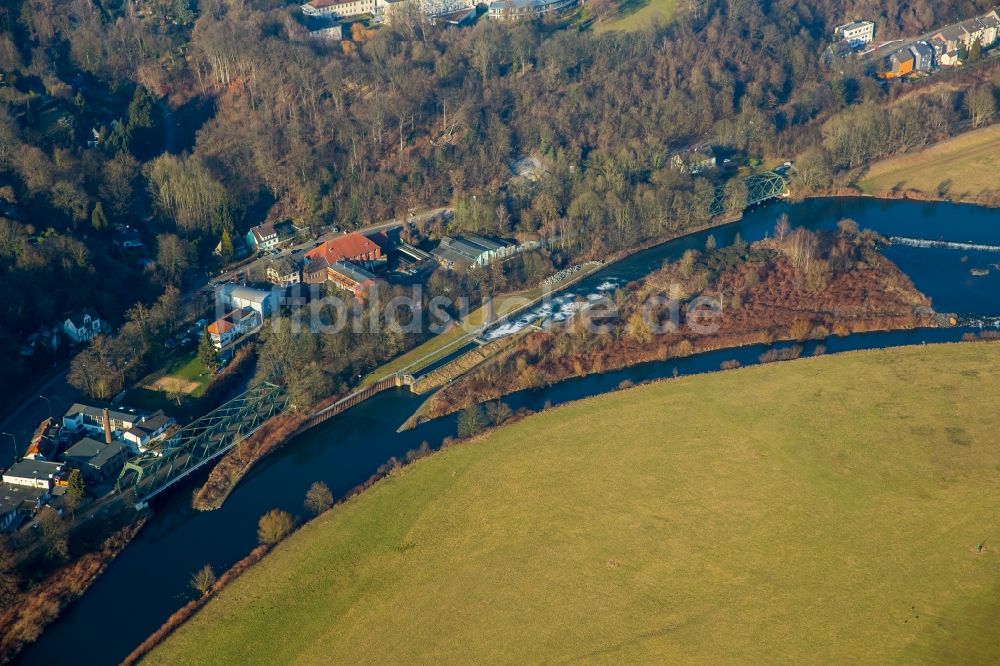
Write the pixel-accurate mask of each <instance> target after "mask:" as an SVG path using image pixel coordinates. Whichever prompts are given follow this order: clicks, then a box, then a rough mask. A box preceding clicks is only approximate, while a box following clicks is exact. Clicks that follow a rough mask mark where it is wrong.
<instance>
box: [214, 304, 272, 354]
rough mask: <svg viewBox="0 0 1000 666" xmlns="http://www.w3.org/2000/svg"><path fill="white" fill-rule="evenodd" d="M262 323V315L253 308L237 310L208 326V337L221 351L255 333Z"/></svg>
mask: <svg viewBox="0 0 1000 666" xmlns="http://www.w3.org/2000/svg"><path fill="white" fill-rule="evenodd" d="M262 323H263V319H262V318H261V316H260V313H259V312H257V311H256V310H254V309H253V308H249V307H247V308H236V309H235V310H233V311H231V312H230V313H229V314H227V315H226V316H225V317H222V318H220V319H218V320H216V321H214V322H212V323H211V324H209V325H208V337H209V338H210V339H211V340H212V344H213V345H214V346H215V348H216V349H218V350H220V351H221V350H223V349H226V348H227V347H229V346H230V345H232V344H233V343H234V342H236V341H237V340H239V339H240V338H242V337H243V336H244V335H246V334H248V333H252V332H253V331H255V330H256V329H257V328H259V327H260V326H261V324H262Z"/></svg>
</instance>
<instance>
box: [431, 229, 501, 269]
mask: <svg viewBox="0 0 1000 666" xmlns="http://www.w3.org/2000/svg"><path fill="white" fill-rule="evenodd" d="M516 252H517V246H516V245H513V244H511V243H507V242H506V241H500V242H498V241H494V240H491V239H489V238H483V237H482V236H445V237H444V238H442V239H441V243H440V244H438V246H437V247H436V248H434V252H433V254H434V256H435V257H437V259H438V262H440V263H441V265H442V266H444V267H445V268H465V267H469V266H486V265H488V264H490V263H492V262H494V261H496V260H498V259H505V258H507V257H509V256H511V255H513V254H514V253H516Z"/></svg>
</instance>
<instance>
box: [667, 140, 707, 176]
mask: <svg viewBox="0 0 1000 666" xmlns="http://www.w3.org/2000/svg"><path fill="white" fill-rule="evenodd" d="M717 164H718V160H717V159H716V157H715V150H714V149H713V148H712V146H710V145H707V144H706V145H703V146H697V147H695V148H689V149H688V150H682V151H680V152H677V153H674V154H673V155H672V156H671V157H670V166H672V167H673V168H675V169H677V170H678V171H686V172H688V173H701V172H702V171H710V170H712V169H714V168H715V167H716V165H717Z"/></svg>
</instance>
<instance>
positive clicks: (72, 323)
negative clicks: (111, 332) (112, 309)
mask: <svg viewBox="0 0 1000 666" xmlns="http://www.w3.org/2000/svg"><path fill="white" fill-rule="evenodd" d="M103 329H104V323H103V322H102V321H101V318H100V317H98V316H97V313H96V312H94V311H93V310H91V309H89V308H87V309H84V310H81V311H80V312H77V313H76V314H73V315H70V316H69V317H67V318H66V320H65V321H64V322H63V332H64V333H65V334H66V337H68V338H69V339H70V340H72V341H73V342H74V343H75V344H80V343H82V342H89V341H90V340H93V339H94V338H95V337H96V336H98V335H100V334H101V332H102V331H103Z"/></svg>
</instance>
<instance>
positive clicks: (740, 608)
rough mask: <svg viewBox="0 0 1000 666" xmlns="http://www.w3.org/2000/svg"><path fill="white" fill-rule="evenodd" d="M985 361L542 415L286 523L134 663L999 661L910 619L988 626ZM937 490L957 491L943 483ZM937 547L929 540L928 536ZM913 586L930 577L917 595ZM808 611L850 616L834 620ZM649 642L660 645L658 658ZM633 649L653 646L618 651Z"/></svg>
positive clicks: (988, 369)
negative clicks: (952, 649)
mask: <svg viewBox="0 0 1000 666" xmlns="http://www.w3.org/2000/svg"><path fill="white" fill-rule="evenodd" d="M998 354H1000V348H998V347H997V346H996V345H979V344H976V345H940V346H926V347H920V348H905V349H895V350H883V351H867V352H862V353H855V354H849V355H844V356H839V355H838V356H828V357H823V358H817V359H809V360H803V361H796V362H794V363H787V364H786V363H782V364H776V365H769V366H761V367H756V368H748V369H742V370H739V371H736V372H722V373H715V374H712V375H704V376H700V377H688V378H683V379H680V380H668V381H665V382H659V383H657V384H654V385H651V386H644V387H640V388H636V389H630V390H628V391H622V392H617V393H614V394H612V395H604V396H600V397H594V398H589V399H586V400H583V401H578V402H573V403H572V404H568V405H564V406H561V407H558V408H556V409H553V410H551V411H545V412H544V413H542V414H538V415H535V416H532V417H530V418H528V419H525V420H523V421H521V422H520V423H518V424H516V425H515V426H513V427H510V428H502V429H500V430H498V431H496V432H495V433H492V434H491V435H488V436H486V437H483V438H477V439H475V440H472V441H471V442H469V443H467V444H462V445H458V446H452V447H449V448H447V450H446V451H444V452H443V453H441V454H436V455H433V456H430V457H429V458H427V459H426V460H424V461H421V462H419V463H418V464H416V465H412V466H408V467H406V468H404V469H403V470H401V471H400V472H399V473H397V474H392V475H391V476H390V477H389V478H388V479H386V480H385V481H383V482H380V483H378V484H376V485H375V486H374V487H373V488H371V489H370V490H369V491H366V492H365V493H364V494H362V495H360V496H358V497H357V498H356V499H355V500H352V501H350V502H346V503H342V504H340V505H338V507H336V508H334V509H333V510H332V511H329V512H327V513H325V514H323V515H322V516H321V517H320V518H318V519H317V520H314V521H312V522H310V523H308V524H306V525H305V526H303V527H302V528H301V529H300V530H299V531H298V532H297V533H296V534H295V535H294V536H292V537H291V538H290V539H288V540H287V541H285V542H284V543H282V544H281V545H279V546H278V547H277V548H275V549H274V550H273V551H272V553H271V554H270V555H269V556H268V557H266V558H264V559H263V560H262V562H261V563H260V564H258V565H256V566H254V567H252V568H251V569H249V570H248V571H246V572H244V573H243V575H241V576H240V577H239V578H238V579H236V580H235V581H234V582H233V583H231V584H230V585H229V587H227V588H226V589H225V590H223V591H222V592H221V593H219V594H217V595H215V596H214V598H213V599H212V600H211V601H210V602H209V603H208V604H207V605H205V607H204V608H203V609H202V610H201V612H199V613H197V614H196V615H195V616H194V617H193V618H192V619H191V620H190V621H189V622H187V623H186V624H184V625H183V626H182V627H180V629H179V630H178V631H176V632H175V633H174V634H173V635H172V636H171V638H170V639H168V640H167V641H166V642H164V643H163V644H162V645H160V647H159V648H157V649H156V650H155V651H154V652H152V653H151V654H150V655H149V656H148V659H149V663H153V664H157V663H182V662H184V661H190V660H192V659H194V660H200V661H211V662H212V663H246V662H247V661H252V660H253V658H254V655H259V654H262V653H266V654H268V655H269V658H271V659H273V660H276V661H281V662H297V663H312V662H319V661H321V660H323V659H325V658H328V655H329V654H331V653H335V654H338V655H339V658H341V659H343V660H345V661H359V660H360V661H385V662H393V661H399V660H404V661H405V660H407V659H409V660H413V659H418V660H420V659H421V658H422V656H421V655H427V657H428V658H436V659H438V660H440V659H445V660H449V659H452V658H454V659H458V660H472V661H488V660H490V659H491V658H493V659H496V658H497V654H498V653H497V649H498V647H497V646H501V648H502V649H503V650H504V653H503V656H504V658H506V659H510V660H512V661H523V660H525V659H528V660H531V658H532V656H533V657H534V658H538V655H546V656H547V657H548V658H550V659H551V660H559V659H561V658H568V657H569V656H571V655H579V654H589V653H592V652H593V651H594V650H597V649H599V648H600V646H606V645H609V644H611V645H620V646H621V648H620V649H619V650H618V652H617V654H618V655H619V656H621V657H622V658H624V659H626V660H637V661H638V660H655V661H672V660H676V659H678V658H682V657H681V655H680V654H679V653H678V652H677V650H678V649H679V648H678V646H679V645H683V646H684V647H685V648H686V649H696V650H697V651H698V653H699V654H707V655H713V654H720V655H721V654H732V653H737V652H738V653H741V654H757V652H756V651H758V650H761V649H762V648H759V645H761V641H762V638H761V637H762V636H764V637H765V638H766V640H764V643H765V644H766V646H767V647H766V649H767V650H768V651H771V653H773V650H774V649H775V646H780V649H781V651H782V654H786V655H792V658H793V659H800V660H801V659H805V660H808V659H809V658H815V657H816V655H817V654H821V655H823V656H824V657H826V658H828V659H829V660H831V661H842V660H846V661H851V660H854V659H856V658H858V657H860V656H865V657H868V658H870V657H871V646H872V645H877V646H879V647H878V650H879V655H880V658H883V659H884V660H887V661H892V660H894V658H898V659H902V660H904V661H906V660H916V661H920V660H922V659H921V657H927V656H928V655H929V654H933V653H934V650H935V649H937V648H939V647H940V646H941V645H944V644H947V645H952V646H954V645H960V646H963V647H962V649H963V650H966V653H965V654H966V655H967V656H970V655H972V654H977V655H979V656H980V657H984V656H986V655H989V654H993V653H992V652H989V650H988V649H989V648H990V646H991V645H992V639H991V638H989V637H988V636H987V635H986V634H983V633H982V632H981V631H973V630H971V629H970V630H966V628H967V626H970V625H971V626H973V627H978V626H981V624H980V623H979V622H978V621H976V622H972V621H971V620H970V621H969V622H968V623H967V622H965V621H961V620H958V621H956V622H952V623H948V624H947V626H946V627H944V628H943V629H942V628H941V627H938V625H935V627H937V629H935V631H933V632H931V633H928V629H927V628H928V626H929V625H926V623H925V622H923V623H922V622H921V621H920V620H918V619H917V618H916V615H919V616H920V617H921V618H926V617H935V616H939V615H941V616H946V617H952V618H973V617H980V614H982V613H987V614H985V615H982V617H988V616H989V615H988V611H989V610H990V609H991V608H994V607H995V598H994V597H992V596H991V595H989V594H988V593H987V592H988V590H989V589H991V587H992V586H993V585H994V584H995V581H994V578H995V575H994V574H995V570H996V568H995V567H994V566H993V562H994V560H995V559H996V552H994V550H991V549H990V548H989V547H988V545H987V549H986V551H985V553H977V550H976V544H978V543H980V542H981V541H982V538H983V535H982V534H981V532H982V529H984V528H985V526H988V525H991V524H992V518H991V517H990V515H989V514H990V511H992V509H991V507H992V505H993V499H992V498H993V497H994V495H995V491H996V489H995V488H993V487H992V486H990V484H988V483H987V484H985V485H984V484H983V483H981V482H979V481H977V479H978V480H980V481H981V480H982V479H986V478H988V477H989V475H988V474H986V476H983V474H984V473H985V471H986V470H990V469H992V468H993V467H995V465H996V464H997V460H998V459H997V457H996V450H995V447H990V446H983V445H981V444H986V443H988V442H989V441H991V439H990V437H991V435H990V433H991V432H992V430H991V427H992V425H991V424H990V423H989V422H988V421H983V420H982V419H981V418H978V417H977V414H978V415H981V414H982V413H984V412H983V410H984V409H986V407H985V402H984V400H985V401H987V402H988V400H987V396H988V395H991V389H990V387H989V382H991V381H992V380H991V379H990V378H995V377H998V376H1000V373H997V372H995V366H996V365H997V363H998V359H1000V355H998ZM984 381H985V382H987V384H985V385H984V384H983V382H984ZM993 383H995V382H993ZM830 396H835V399H829V397H830ZM803 414H808V416H809V418H807V419H804V418H802V415H803ZM901 424H903V425H902V426H901ZM607 432H613V433H614V436H613V437H610V438H609V437H608V435H607ZM667 433H669V440H670V443H671V445H670V446H664V445H663V442H664V437H665V436H666V434H667ZM942 446H945V447H949V448H948V455H947V456H946V457H947V459H948V463H947V465H946V467H947V470H946V472H947V473H946V474H945V475H944V476H942V471H941V470H942V468H941V461H942V458H941V455H942V449H941V447H942ZM626 454H627V455H626ZM956 474H958V475H959V476H960V477H961V478H962V479H965V480H966V481H968V483H965V482H963V483H962V484H959V485H957V486H956V485H955V483H954V478H955V475H956ZM886 479H890V480H892V481H893V483H887V482H886ZM831 480H832V481H831ZM748 497H753V498H754V501H753V502H750V503H749V504H748V503H747V498H748ZM664 507H666V508H664ZM671 507H673V508H671ZM969 507H972V509H971V510H970V508H969ZM977 507H978V508H977ZM665 512H666V513H665ZM578 514H579V515H578ZM748 526H751V527H752V529H750V528H748ZM859 526H861V527H860V528H859ZM942 526H947V529H946V530H945V532H947V534H948V535H950V536H949V538H948V539H930V540H929V539H927V538H926V534H928V533H939V531H940V529H941V528H942ZM581 530H582V531H581ZM802 535H807V538H803V537H802ZM678 544H680V545H678ZM683 544H698V545H697V547H696V548H693V549H691V548H688V549H685V548H684V547H683ZM789 548H792V549H793V550H794V551H795V553H796V555H795V556H794V557H791V556H789V554H788V553H789V552H791V551H789ZM664 552H670V553H671V557H668V558H664V557H663V553H664ZM886 553H891V554H892V555H891V556H889V557H888V558H887V556H886ZM990 553H993V554H992V555H990ZM984 557H985V558H986V559H983V558H984ZM427 562H434V563H435V566H434V567H431V568H430V569H428V567H427ZM844 562H848V565H846V569H845V565H844ZM852 562H854V563H859V564H854V565H852V564H850V563H852ZM873 567H874V569H873ZM914 568H919V569H930V568H933V570H934V571H936V572H938V574H939V575H937V576H935V577H932V578H927V577H924V578H922V579H920V582H918V584H916V587H914V585H915V584H914V579H913V577H912V576H911V575H909V574H908V573H907V572H909V571H912V570H913V569H914ZM719 571H722V572H725V571H741V572H744V573H746V572H748V571H749V572H751V575H741V576H738V577H736V578H735V579H733V580H725V579H724V578H723V579H720V578H719V577H718V575H717V573H718V572H719ZM705 572H714V573H713V574H712V575H707V574H706V573H705ZM988 572H994V573H993V574H989V576H986V574H987V573H988ZM984 576H985V577H984ZM498 577H499V578H502V579H503V580H504V581H505V583H504V585H502V586H499V587H498V586H497V585H496V584H495V581H496V580H497V579H498ZM636 581H639V582H641V583H642V584H641V585H639V586H638V587H637V586H636V585H635V584H634V583H635V582H636ZM649 581H655V582H654V583H653V586H652V587H650V585H649V584H648V582H649ZM956 581H962V582H961V584H959V583H957V582H956ZM970 581H971V582H972V583H970ZM973 583H974V584H973ZM970 584H973V585H972V587H969V585H970ZM650 594H652V595H654V596H656V597H657V598H659V597H663V598H668V599H671V600H673V602H672V603H671V604H668V606H669V609H668V610H669V613H666V614H664V613H660V615H662V617H660V616H657V615H656V613H659V612H660V611H657V612H655V613H654V615H653V616H650V611H649V608H650V606H649V599H650ZM498 595H499V596H498ZM526 598H530V599H534V600H536V601H537V600H541V601H540V603H541V606H538V604H534V605H532V604H528V606H525V604H524V603H523V601H524V599H526ZM816 599H822V600H824V601H823V603H824V604H825V603H827V601H829V600H830V599H834V600H835V603H836V604H837V605H838V606H840V607H850V608H852V609H853V611H852V612H851V613H846V614H843V613H841V614H834V615H835V616H836V617H833V616H831V615H830V614H829V613H825V612H822V609H819V608H817V607H816V606H815V604H816ZM893 604H895V606H894V605H893ZM904 604H905V605H904ZM822 605H823V604H821V606H822ZM442 607H447V608H449V609H452V610H453V611H454V612H450V613H448V614H446V616H442V615H441V614H440V613H437V612H435V609H440V608H442ZM657 607H659V606H657ZM897 607H898V608H897ZM400 608H406V609H407V610H408V612H407V613H405V614H400V612H399V609H400ZM893 608H895V610H893ZM901 608H906V609H913V608H915V609H916V612H910V613H903V612H902V610H900V609H901ZM566 609H570V612H569V613H568V614H567V612H566ZM609 609H611V610H613V611H614V612H612V613H610V615H609ZM706 613H707V614H708V616H707V617H708V620H706V619H705V618H706ZM596 616H601V617H605V616H606V619H607V618H610V619H608V621H601V622H594V621H593V618H594V617H596ZM762 617H763V618H767V619H766V621H764V622H763V623H761V622H760V618H762ZM470 618H471V619H470ZM751 620H752V621H751ZM904 620H908V621H906V622H904ZM831 622H833V623H834V624H833V625H831ZM751 625H752V626H753V627H754V631H753V632H749V633H747V632H746V631H743V630H741V629H740V627H743V628H745V627H747V626H751ZM662 626H670V627H677V629H676V630H672V631H671V632H670V633H669V635H668V636H667V638H666V639H663V638H657V637H658V636H662V634H660V633H657V632H656V631H655V629H656V628H657V627H662ZM720 627H722V631H721V633H720V630H719V628H720ZM940 631H943V632H944V633H943V634H942V633H940ZM677 632H680V633H679V634H678V633H677ZM504 635H518V636H519V637H520V638H519V640H518V641H516V642H515V644H512V643H510V642H509V641H507V642H505V641H502V640H501V639H500V637H501V636H504ZM635 635H645V636H652V637H653V638H651V639H649V640H646V641H642V642H641V645H637V644H635V643H634V641H633V642H630V641H629V640H628V639H629V637H634V636H635ZM720 636H721V637H722V638H721V639H720ZM844 636H850V637H851V639H850V640H844ZM977 636H978V638H977ZM720 640H721V641H722V642H723V643H724V644H723V645H720V644H719V641H720ZM691 646H694V647H693V648H692V647H691ZM442 650H444V652H442ZM984 650H985V651H984ZM431 655H433V657H431ZM761 656H762V658H763V657H764V655H763V653H761ZM994 657H995V655H994ZM987 661H989V660H987Z"/></svg>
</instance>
